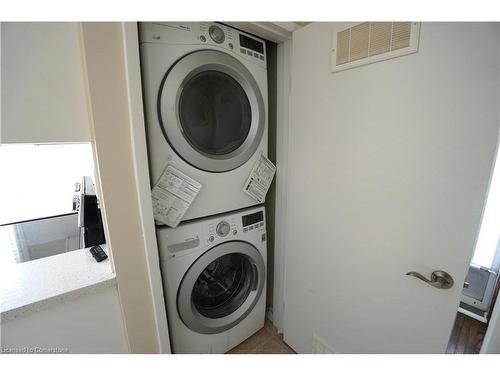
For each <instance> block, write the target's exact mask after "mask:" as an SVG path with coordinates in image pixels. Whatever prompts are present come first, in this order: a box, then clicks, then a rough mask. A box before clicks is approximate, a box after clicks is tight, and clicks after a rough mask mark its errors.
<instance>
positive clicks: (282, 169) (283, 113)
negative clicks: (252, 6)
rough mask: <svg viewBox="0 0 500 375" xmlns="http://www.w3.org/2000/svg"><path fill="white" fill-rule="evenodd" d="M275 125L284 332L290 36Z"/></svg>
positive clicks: (278, 303)
mask: <svg viewBox="0 0 500 375" xmlns="http://www.w3.org/2000/svg"><path fill="white" fill-rule="evenodd" d="M277 55H278V56H277V57H278V61H277V67H278V68H277V69H278V75H277V86H278V88H277V90H278V91H277V100H276V103H277V107H278V108H277V129H276V134H277V136H276V165H277V171H276V219H275V232H276V233H275V247H274V258H275V260H274V287H273V297H274V300H273V319H274V320H273V323H274V325H275V326H276V328H277V329H278V332H279V333H282V332H283V319H284V311H285V300H284V296H285V262H286V249H287V240H286V238H287V235H286V229H287V213H288V210H287V193H288V174H289V170H290V163H289V160H290V158H289V155H290V130H291V127H290V90H291V56H292V41H291V39H289V40H287V41H285V42H283V43H280V44H278V54H277Z"/></svg>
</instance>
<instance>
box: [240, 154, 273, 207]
mask: <svg viewBox="0 0 500 375" xmlns="http://www.w3.org/2000/svg"><path fill="white" fill-rule="evenodd" d="M275 172H276V167H275V166H274V164H273V163H272V162H271V161H270V160H269V159H268V158H266V157H265V156H264V155H262V154H261V155H260V158H259V159H258V160H257V162H256V163H255V165H254V166H253V168H252V172H250V176H248V180H247V182H246V183H245V186H244V187H243V191H244V192H245V193H247V194H248V195H250V196H251V197H252V198H254V199H255V200H256V201H257V202H259V203H262V202H264V200H265V199H266V194H267V191H268V190H269V186H271V182H273V178H274V173H275Z"/></svg>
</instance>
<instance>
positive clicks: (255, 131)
mask: <svg viewBox="0 0 500 375" xmlns="http://www.w3.org/2000/svg"><path fill="white" fill-rule="evenodd" d="M158 119H159V122H160V126H161V129H162V131H163V135H164V136H165V137H166V139H167V140H168V142H169V143H170V145H171V146H172V148H173V149H174V150H175V152H176V153H177V154H178V155H179V156H180V157H181V158H182V159H184V160H185V161H186V162H188V163H189V164H191V165H193V166H194V167H196V168H198V169H201V170H205V171H210V172H226V171H230V170H233V169H236V168H238V167H239V166H241V165H242V164H244V163H245V162H246V161H247V160H248V159H250V158H251V157H252V155H254V153H255V152H256V151H257V149H258V147H259V145H260V142H261V140H262V135H263V134H264V130H265V127H266V113H265V106H264V98H263V96H262V93H261V91H260V89H259V85H258V83H257V81H256V80H255V78H254V76H253V75H252V73H251V72H250V71H249V70H248V69H247V68H246V67H245V65H243V64H242V63H241V62H240V61H239V60H237V59H236V58H235V57H233V56H231V55H229V54H227V53H224V52H220V51H215V50H200V51H195V52H192V53H189V54H188V55H186V56H184V57H182V58H181V59H179V61H177V62H176V63H175V65H173V66H172V67H171V69H170V70H169V71H168V72H166V73H165V76H164V78H163V81H162V83H161V87H160V91H159V96H158Z"/></svg>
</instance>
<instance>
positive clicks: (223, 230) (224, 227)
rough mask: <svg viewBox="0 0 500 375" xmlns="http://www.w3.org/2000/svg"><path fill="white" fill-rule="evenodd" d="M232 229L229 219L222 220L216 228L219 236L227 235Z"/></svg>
mask: <svg viewBox="0 0 500 375" xmlns="http://www.w3.org/2000/svg"><path fill="white" fill-rule="evenodd" d="M230 229H231V226H230V225H229V223H228V222H227V221H221V222H220V223H219V224H217V228H216V229H215V230H216V231H217V234H218V235H219V236H221V237H226V236H227V235H228V233H229V230H230Z"/></svg>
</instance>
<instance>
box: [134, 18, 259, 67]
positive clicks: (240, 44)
mask: <svg viewBox="0 0 500 375" xmlns="http://www.w3.org/2000/svg"><path fill="white" fill-rule="evenodd" d="M139 28H140V42H141V43H166V44H199V45H200V46H203V45H212V46H217V47H220V48H223V49H225V50H227V51H230V52H232V53H234V54H236V55H238V56H240V57H242V58H245V60H249V61H251V62H253V63H255V64H257V65H260V66H262V67H263V68H266V43H265V42H264V41H263V40H262V39H259V38H257V37H256V36H253V35H250V34H247V33H244V32H242V31H239V30H236V29H233V28H232V27H229V26H226V25H223V24H220V23H216V22H182V23H180V22H144V23H143V22H141V23H140V24H139Z"/></svg>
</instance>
